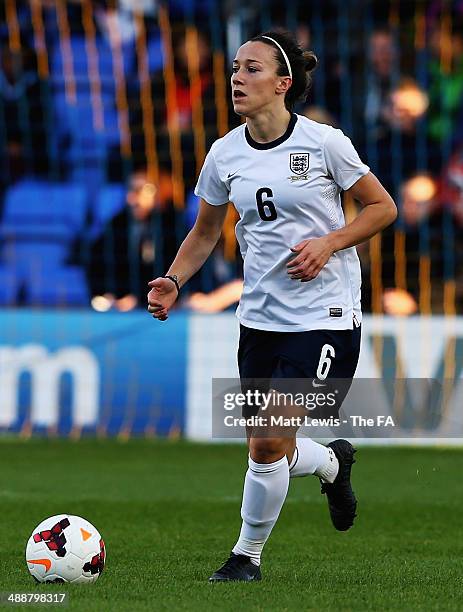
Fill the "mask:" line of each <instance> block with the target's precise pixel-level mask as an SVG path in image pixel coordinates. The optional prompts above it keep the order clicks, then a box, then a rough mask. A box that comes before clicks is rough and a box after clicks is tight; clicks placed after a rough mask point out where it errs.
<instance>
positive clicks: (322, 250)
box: [286, 235, 334, 283]
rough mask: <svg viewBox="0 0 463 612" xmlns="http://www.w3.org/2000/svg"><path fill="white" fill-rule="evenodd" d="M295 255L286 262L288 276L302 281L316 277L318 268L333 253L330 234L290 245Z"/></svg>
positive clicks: (320, 267) (319, 268)
mask: <svg viewBox="0 0 463 612" xmlns="http://www.w3.org/2000/svg"><path fill="white" fill-rule="evenodd" d="M291 251H292V252H293V253H297V256H296V257H295V258H294V259H293V260H291V261H290V262H289V263H287V264H286V267H287V269H288V274H289V276H290V277H291V278H292V279H294V280H300V281H301V282H303V283H306V282H307V281H310V280H313V279H314V278H316V277H317V275H318V274H319V272H320V270H321V269H322V268H323V266H324V265H325V264H326V262H327V261H328V259H329V258H330V257H331V256H332V255H333V253H334V249H333V245H332V241H331V238H330V236H329V235H328V236H323V237H322V238H313V239H311V240H303V241H302V242H300V243H299V244H296V246H294V247H291Z"/></svg>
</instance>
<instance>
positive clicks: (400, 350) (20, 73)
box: [0, 0, 463, 441]
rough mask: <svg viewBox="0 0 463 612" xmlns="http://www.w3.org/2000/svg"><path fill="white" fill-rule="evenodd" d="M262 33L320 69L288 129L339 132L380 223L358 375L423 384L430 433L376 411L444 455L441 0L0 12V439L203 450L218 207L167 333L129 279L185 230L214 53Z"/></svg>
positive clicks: (459, 39) (222, 251)
mask: <svg viewBox="0 0 463 612" xmlns="http://www.w3.org/2000/svg"><path fill="white" fill-rule="evenodd" d="M273 27H283V28H286V29H289V30H291V31H293V32H295V33H296V35H297V37H298V39H299V41H300V42H301V44H302V45H303V46H304V47H306V48H310V49H313V50H314V51H315V53H316V54H317V56H318V58H319V60H320V65H319V68H318V69H317V72H316V74H315V78H314V83H313V87H312V90H311V92H310V95H309V97H308V99H307V101H306V102H305V103H301V104H300V105H299V106H298V108H297V112H299V113H301V114H304V115H306V116H308V117H310V118H312V119H314V120H316V121H321V122H323V123H330V124H332V125H335V126H337V127H340V128H342V129H343V130H344V132H345V133H346V134H347V135H348V136H349V137H350V138H351V139H352V141H353V142H354V144H355V146H356V148H357V149H358V151H359V153H360V155H361V157H362V158H363V159H364V160H365V161H366V163H368V164H369V165H370V167H371V169H372V171H373V172H375V174H377V175H378V177H379V178H380V180H381V181H382V182H383V184H384V185H385V186H386V187H387V189H388V190H389V191H390V192H391V194H392V195H393V197H394V198H395V200H396V202H397V205H398V208H399V217H398V220H397V221H396V223H395V224H394V226H393V227H391V228H389V229H388V230H386V231H385V232H384V233H383V235H382V236H378V237H375V239H373V240H372V241H371V242H370V243H369V244H365V245H361V246H360V247H359V249H358V250H359V255H360V257H361V260H362V267H363V304H364V310H365V312H366V313H368V314H367V316H366V318H365V324H364V342H363V348H362V357H361V363H360V367H359V375H360V376H365V377H384V378H386V377H397V378H407V377H416V378H423V377H428V378H435V379H437V380H439V381H440V382H441V383H442V395H441V401H439V402H438V407H437V408H435V410H434V412H433V416H432V418H429V414H428V415H427V414H426V411H425V410H423V402H421V404H420V402H415V403H413V406H410V405H407V401H408V400H407V398H406V394H403V393H402V399H403V398H404V397H405V400H404V401H402V403H400V402H399V403H398V402H397V401H395V402H392V403H393V405H391V411H392V412H393V414H395V415H396V416H398V418H403V424H404V426H405V425H406V426H407V428H408V429H407V431H408V432H409V433H410V435H411V436H413V435H420V436H421V437H423V436H424V437H426V436H427V435H428V434H429V435H437V436H438V437H439V438H442V437H449V438H453V441H458V436H460V438H461V436H462V434H463V419H462V417H461V408H459V406H461V402H458V401H457V396H458V393H457V391H458V385H457V384H456V383H457V382H458V381H459V379H460V378H461V371H462V366H463V318H460V317H461V315H462V313H463V257H462V255H463V2H462V1H461V0H454V1H453V2H451V1H445V0H428V1H421V0H408V1H406V2H399V1H398V0H384V1H382V2H373V1H369V0H348V1H342V0H325V1H324V2H318V1H315V0H314V1H308V0H300V1H296V0H292V1H291V2H290V3H288V4H287V6H284V5H283V3H281V2H279V1H276V0H275V1H272V0H269V1H265V0H261V1H258V0H250V1H247V2H244V1H242V0H220V1H214V0H196V1H195V0H169V1H168V2H167V1H166V2H159V1H157V0H119V1H117V0H113V1H110V0H108V1H103V0H101V1H100V0H96V1H93V2H91V1H90V0H80V1H77V0H75V1H72V2H71V1H69V2H65V1H58V0H30V1H26V0H4V2H2V3H1V5H0V45H1V65H0V155H1V168H0V306H1V310H0V328H1V330H2V331H1V340H0V398H1V401H0V430H1V431H2V432H5V433H8V432H9V433H15V434H18V433H19V435H21V436H22V437H26V438H27V437H29V436H31V435H32V434H34V433H45V434H48V435H55V434H62V435H70V436H72V437H74V438H78V437H79V436H81V435H82V434H85V433H96V434H98V435H100V436H105V435H116V436H119V437H121V438H127V437H129V436H131V435H132V434H136V435H142V436H150V437H154V436H169V437H181V436H185V437H188V438H191V439H201V440H207V439H209V438H210V401H211V398H210V395H211V377H212V376H221V377H233V376H235V375H236V364H235V348H236V343H237V323H236V321H235V319H234V316H233V313H232V312H222V311H232V310H233V308H234V304H235V302H236V299H237V297H238V296H239V293H240V288H241V283H240V278H241V265H240V257H239V254H238V253H237V249H236V243H235V237H234V224H235V221H236V218H235V216H234V214H233V212H232V211H230V212H229V215H228V217H227V221H226V225H225V228H224V232H223V237H222V239H221V241H220V243H219V245H218V247H217V248H216V250H215V252H214V253H213V255H212V256H211V258H210V260H209V261H208V262H207V264H206V265H205V266H204V268H203V269H202V270H201V272H200V273H198V274H197V275H196V277H195V278H194V279H192V281H191V282H190V283H189V285H188V286H187V287H186V288H185V291H183V295H182V299H181V301H180V303H179V305H178V308H177V309H176V311H175V312H174V313H173V314H172V316H171V317H170V318H169V321H168V322H167V323H166V324H159V323H158V322H154V321H152V320H151V318H150V316H149V315H148V314H147V313H146V311H145V303H146V293H147V289H146V283H147V281H148V280H151V279H152V278H155V277H156V276H159V275H162V274H164V273H165V271H166V269H167V267H168V265H169V264H170V262H171V260H172V258H173V256H174V254H175V252H176V250H177V248H178V246H179V245H180V243H181V241H182V240H183V238H184V237H185V235H186V233H187V232H188V230H189V228H190V227H191V225H192V223H193V222H194V218H195V214H196V210H197V206H198V201H197V198H196V197H195V196H194V194H193V188H194V184H195V179H196V176H197V173H198V170H199V168H200V167H201V164H202V161H203V159H204V157H205V154H206V152H207V151H208V149H209V147H210V145H211V144H212V142H213V141H214V140H215V139H216V138H218V137H220V136H222V135H223V134H225V133H226V132H227V131H228V130H229V129H231V128H233V127H235V126H236V125H238V123H239V118H238V117H236V116H234V114H233V111H232V109H231V107H230V103H229V98H230V95H229V75H230V65H231V59H232V58H233V55H234V52H235V51H236V49H237V47H238V46H239V45H240V44H241V42H242V41H244V40H246V39H247V38H248V37H250V36H252V35H254V34H256V33H258V32H259V31H262V30H265V29H269V28H273ZM344 206H345V211H346V215H347V218H348V219H349V218H351V217H352V216H353V215H354V214H355V211H356V204H355V202H352V201H348V200H347V199H346V200H345V201H344ZM404 402H405V403H404ZM404 407H405V408H404ZM404 409H405V410H406V418H405V417H404ZM436 410H437V412H436Z"/></svg>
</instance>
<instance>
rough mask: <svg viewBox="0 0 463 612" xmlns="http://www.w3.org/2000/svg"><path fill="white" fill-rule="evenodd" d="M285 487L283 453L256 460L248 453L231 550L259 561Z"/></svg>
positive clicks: (285, 472) (285, 467)
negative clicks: (265, 460) (237, 530)
mask: <svg viewBox="0 0 463 612" xmlns="http://www.w3.org/2000/svg"><path fill="white" fill-rule="evenodd" d="M288 487H289V468H288V460H287V459H286V456H285V457H283V458H282V459H279V460H278V461H275V463H256V462H255V461H253V460H252V459H251V457H249V469H248V471H247V472H246V478H245V480H244V491H243V503H242V505H241V518H242V519H243V524H242V525H241V532H240V537H239V538H238V541H237V543H236V544H235V546H234V548H233V551H232V552H234V553H235V554H236V555H247V556H248V557H250V558H251V561H252V562H253V563H255V564H256V565H260V555H261V553H262V549H263V548H264V544H265V542H266V541H267V539H268V537H269V535H270V532H271V531H272V528H273V526H274V525H275V523H276V521H277V518H278V516H279V514H280V510H281V508H282V506H283V503H284V501H285V499H286V494H287V493H288Z"/></svg>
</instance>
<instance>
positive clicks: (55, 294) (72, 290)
mask: <svg viewBox="0 0 463 612" xmlns="http://www.w3.org/2000/svg"><path fill="white" fill-rule="evenodd" d="M89 300H90V297H89V291H88V286H87V280H86V276H85V271H84V270H83V268H79V267H77V266H65V267H61V268H56V269H53V270H51V271H50V270H43V276H42V275H41V274H33V275H32V276H31V277H30V279H29V282H28V284H27V285H26V287H25V301H26V303H27V304H30V305H31V306H88V305H89Z"/></svg>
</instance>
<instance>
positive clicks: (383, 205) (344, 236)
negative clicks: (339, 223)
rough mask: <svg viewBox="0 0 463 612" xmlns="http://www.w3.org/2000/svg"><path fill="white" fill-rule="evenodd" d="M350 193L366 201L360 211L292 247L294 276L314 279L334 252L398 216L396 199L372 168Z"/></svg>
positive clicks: (305, 280) (377, 230) (367, 237)
mask: <svg viewBox="0 0 463 612" xmlns="http://www.w3.org/2000/svg"><path fill="white" fill-rule="evenodd" d="M346 193H350V194H351V195H352V196H353V197H354V198H355V199H356V200H358V201H359V202H360V203H361V204H362V206H363V209H362V210H361V212H360V214H359V215H357V217H356V218H355V219H354V220H353V221H352V222H351V223H348V224H347V225H346V226H344V227H342V228H341V229H338V230H335V231H333V232H330V233H329V234H327V235H326V236H322V237H321V238H315V239H313V240H303V241H302V242H300V243H299V244H297V245H295V246H294V247H292V248H291V250H292V251H293V253H296V254H297V255H296V257H295V258H294V259H293V260H292V261H290V262H289V263H288V264H287V268H288V274H289V275H290V277H291V278H292V279H294V280H299V281H302V282H307V281H310V280H312V279H314V278H315V277H316V276H317V275H318V274H319V272H320V270H321V269H322V268H323V266H324V265H325V264H326V262H327V261H328V260H329V258H330V257H331V256H332V255H333V253H336V251H341V250H342V249H347V248H348V247H352V246H355V245H357V244H360V243H361V242H365V241H366V240H369V239H370V238H371V237H372V236H374V235H375V234H377V233H378V232H380V231H381V230H383V229H384V228H385V227H387V226H388V225H390V224H391V223H392V222H393V221H394V220H395V219H396V218H397V208H396V205H395V203H394V200H393V199H392V198H391V196H390V195H389V193H388V192H387V191H386V190H385V189H384V187H383V186H382V185H381V183H380V182H379V181H378V179H377V178H376V176H375V175H374V174H373V173H371V172H369V173H368V174H366V175H365V176H363V177H362V178H361V179H359V180H358V181H357V182H356V183H355V184H354V185H353V186H352V187H351V188H350V189H349V190H348V191H347V192H346Z"/></svg>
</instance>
